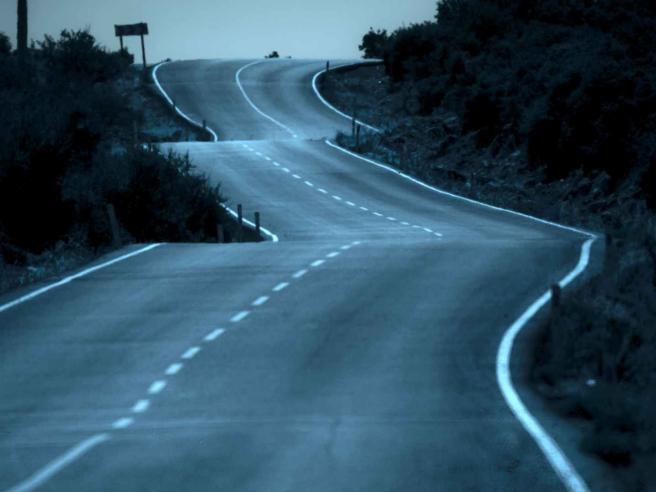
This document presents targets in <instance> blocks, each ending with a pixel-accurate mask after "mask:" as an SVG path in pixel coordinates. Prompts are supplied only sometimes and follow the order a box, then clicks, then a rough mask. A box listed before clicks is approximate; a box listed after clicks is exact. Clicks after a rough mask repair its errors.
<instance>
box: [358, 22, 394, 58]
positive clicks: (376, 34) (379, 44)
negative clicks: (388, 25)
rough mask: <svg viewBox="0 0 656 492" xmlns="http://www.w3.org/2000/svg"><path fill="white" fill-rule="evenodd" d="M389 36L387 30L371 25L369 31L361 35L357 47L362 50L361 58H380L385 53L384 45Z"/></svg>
mask: <svg viewBox="0 0 656 492" xmlns="http://www.w3.org/2000/svg"><path fill="white" fill-rule="evenodd" d="M388 38H389V36H388V35H387V31H386V30H385V29H383V30H380V29H378V30H376V31H374V28H373V27H370V28H369V32H368V33H366V34H365V35H364V36H363V37H362V44H360V45H359V46H358V49H359V50H360V51H362V52H363V55H362V57H363V58H382V57H383V56H384V55H385V47H386V45H387V40H388Z"/></svg>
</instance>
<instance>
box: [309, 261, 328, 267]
mask: <svg viewBox="0 0 656 492" xmlns="http://www.w3.org/2000/svg"><path fill="white" fill-rule="evenodd" d="M325 262H326V260H316V261H313V262H312V263H310V266H311V267H314V268H316V267H319V266H321V265H323V264H324V263H325Z"/></svg>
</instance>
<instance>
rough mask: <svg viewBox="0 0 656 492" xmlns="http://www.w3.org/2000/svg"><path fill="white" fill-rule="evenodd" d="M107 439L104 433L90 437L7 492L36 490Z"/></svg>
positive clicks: (107, 435)
mask: <svg viewBox="0 0 656 492" xmlns="http://www.w3.org/2000/svg"><path fill="white" fill-rule="evenodd" d="M109 439H110V435H109V434H106V433H105V434H96V435H95V436H91V437H90V438H88V439H85V440H84V441H82V442H81V443H79V444H78V445H77V446H75V447H73V448H71V449H70V450H68V451H67V452H66V453H64V454H63V455H62V456H60V457H59V458H57V459H55V460H54V461H51V462H50V463H48V464H47V465H46V466H45V467H43V468H41V469H40V470H39V471H38V472H36V473H35V474H34V475H32V476H31V477H30V478H28V479H27V480H25V481H23V482H21V483H19V484H17V485H14V486H13V487H12V488H10V489H9V490H8V491H7V492H30V491H32V490H34V489H36V488H37V487H40V486H41V485H43V484H44V483H45V482H47V481H48V480H49V479H50V478H52V477H53V476H54V475H56V474H57V473H59V472H60V471H61V470H62V469H64V468H66V466H68V465H70V464H71V463H73V462H74V461H75V460H77V459H78V458H80V457H82V456H83V455H84V454H86V453H88V452H89V451H91V449H93V448H95V447H96V446H98V445H99V444H102V443H103V442H105V441H108V440H109Z"/></svg>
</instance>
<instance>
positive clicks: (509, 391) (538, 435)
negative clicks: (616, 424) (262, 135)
mask: <svg viewBox="0 0 656 492" xmlns="http://www.w3.org/2000/svg"><path fill="white" fill-rule="evenodd" d="M315 77H316V76H315ZM313 85H314V84H313ZM315 92H317V91H316V87H315ZM325 143H326V144H327V145H329V146H330V147H333V148H335V149H337V150H339V151H341V152H344V153H346V154H348V155H350V156H352V157H355V158H357V159H360V160H363V161H365V162H368V163H369V164H373V165H375V166H378V167H380V168H382V169H385V170H387V171H390V172H392V173H394V174H396V175H398V176H400V177H402V178H405V179H407V180H410V181H412V182H413V183H415V184H418V185H420V186H422V187H424V188H427V189H429V190H432V191H434V192H436V193H439V194H441V195H445V196H449V197H451V198H456V199H458V200H462V201H465V202H468V203H472V204H475V205H478V206H482V207H485V208H489V209H492V210H496V211H500V212H505V213H508V214H512V215H516V216H519V217H523V218H526V219H529V220H533V221H536V222H539V223H542V224H546V225H550V226H553V227H556V228H559V229H563V230H567V231H570V232H575V233H578V234H581V235H583V236H585V237H587V238H588V239H587V240H586V241H585V242H584V243H583V245H582V246H581V256H580V259H579V263H578V264H577V266H576V267H575V268H574V269H573V270H572V271H571V272H570V273H569V274H568V275H567V276H565V277H564V278H563V279H562V280H561V281H560V282H559V285H560V286H561V287H565V286H567V285H568V284H569V283H571V282H572V281H573V280H574V279H575V278H576V277H578V276H579V275H580V274H581V273H582V272H583V271H584V270H585V269H586V268H587V266H588V263H589V259H590V249H591V247H592V244H593V243H594V242H595V241H596V239H597V235H595V234H592V233H590V232H587V231H583V230H581V229H577V228H575V227H570V226H566V225H563V224H558V223H556V222H551V221H548V220H545V219H540V218H538V217H533V216H531V215H527V214H523V213H521V212H517V211H515V210H509V209H505V208H502V207H497V206H494V205H490V204H488V203H483V202H479V201H476V200H472V199H471V198H466V197H463V196H460V195H456V194H453V193H449V192H447V191H444V190H441V189H439V188H435V187H434V186H431V185H429V184H426V183H424V182H422V181H420V180H418V179H416V178H413V177H412V176H409V175H407V174H405V173H403V172H401V171H399V170H398V169H394V168H392V167H390V166H387V165H385V164H381V163H380V162H376V161H374V160H372V159H368V158H366V157H363V156H361V155H358V154H356V153H355V152H351V151H350V150H347V149H345V148H343V147H340V146H339V145H336V144H334V143H332V142H330V141H329V140H325ZM550 299H551V292H550V291H548V292H546V293H545V294H543V295H542V296H541V297H540V298H539V299H537V300H536V301H535V302H534V303H533V304H532V305H531V306H530V307H529V308H528V309H527V310H526V311H525V312H524V313H523V314H522V315H521V316H520V317H519V318H518V319H517V321H515V322H514V323H513V324H512V325H511V326H510V328H508V330H507V331H506V332H505V334H504V336H503V339H502V340H501V344H500V345H499V350H498V352H497V367H496V369H497V381H498V384H499V387H500V389H501V393H502V394H503V397H504V399H505V400H506V403H507V404H508V406H509V407H510V409H511V411H512V412H513V414H514V415H515V417H516V418H517V420H518V421H519V422H520V423H521V424H522V426H523V427H524V429H525V430H526V431H527V432H528V433H529V435H530V436H531V437H532V438H533V439H534V440H535V442H536V443H537V444H538V446H539V447H540V449H541V450H542V452H543V454H544V455H545V457H546V458H547V460H548V461H549V464H550V465H551V467H552V468H553V470H554V472H555V473H556V475H557V476H558V478H559V479H560V480H561V481H562V483H563V484H564V485H565V487H566V488H567V490H568V491H569V492H588V491H589V488H588V486H587V485H586V483H585V481H584V480H583V478H582V477H581V476H580V475H579V474H578V472H577V471H576V469H575V468H574V466H573V465H572V464H571V462H570V461H569V459H568V458H567V456H565V453H564V452H563V451H562V450H561V449H560V447H559V446H558V444H556V442H555V440H554V439H553V438H552V437H551V436H550V435H549V434H548V433H547V432H546V431H545V430H544V428H543V427H542V426H541V425H540V424H539V422H538V421H537V419H536V418H535V417H534V416H533V415H532V414H531V413H530V412H529V411H528V409H527V408H526V406H525V405H524V403H523V402H522V400H521V398H520V397H519V394H518V393H517V391H516V390H515V388H514V386H513V384H512V378H511V373H510V356H511V352H512V347H513V343H514V341H515V338H516V336H517V334H518V333H519V332H520V331H521V329H522V328H523V327H524V326H525V325H526V324H527V323H528V321H529V320H530V319H531V318H533V316H535V314H536V313H537V312H538V311H539V310H540V309H541V308H542V307H543V306H544V305H545V304H546V303H547V302H548V301H549V300H550Z"/></svg>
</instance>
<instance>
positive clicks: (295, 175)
mask: <svg viewBox="0 0 656 492" xmlns="http://www.w3.org/2000/svg"><path fill="white" fill-rule="evenodd" d="M292 177H293V178H294V179H301V177H300V176H299V175H298V174H292Z"/></svg>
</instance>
